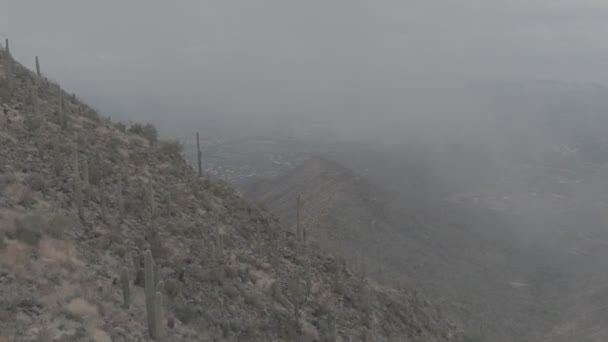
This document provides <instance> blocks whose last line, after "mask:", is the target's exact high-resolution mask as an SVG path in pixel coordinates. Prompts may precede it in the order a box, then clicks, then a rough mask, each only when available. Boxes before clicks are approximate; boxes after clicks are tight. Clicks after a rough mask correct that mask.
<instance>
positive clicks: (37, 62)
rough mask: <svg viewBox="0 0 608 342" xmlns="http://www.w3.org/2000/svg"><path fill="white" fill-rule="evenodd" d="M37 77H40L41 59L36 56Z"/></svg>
mask: <svg viewBox="0 0 608 342" xmlns="http://www.w3.org/2000/svg"><path fill="white" fill-rule="evenodd" d="M36 75H38V77H40V59H39V58H38V56H36Z"/></svg>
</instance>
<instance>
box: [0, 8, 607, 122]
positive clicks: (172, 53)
mask: <svg viewBox="0 0 608 342" xmlns="http://www.w3.org/2000/svg"><path fill="white" fill-rule="evenodd" d="M0 35H1V36H3V37H4V36H6V37H9V38H10V39H11V48H12V51H13V53H14V55H16V57H17V58H18V59H20V60H21V61H23V62H24V63H25V64H30V65H31V64H33V60H34V56H35V55H40V58H41V64H42V68H43V71H44V72H45V73H46V74H47V75H48V76H49V77H50V78H53V79H55V80H58V81H60V82H61V83H62V84H63V85H64V86H65V87H67V88H68V89H70V90H74V91H76V92H77V93H79V94H82V95H83V97H85V98H86V99H89V100H91V101H92V102H93V103H94V104H97V105H98V106H100V107H103V108H102V109H103V110H105V111H108V112H111V113H126V115H127V116H131V117H137V118H138V119H141V118H142V117H144V118H146V119H149V120H150V121H154V122H157V123H162V124H165V123H172V122H175V120H177V119H179V120H180V123H181V127H193V125H205V124H210V123H211V122H212V121H209V120H211V119H208V117H209V116H211V117H217V116H220V115H221V116H226V117H235V118H239V120H240V121H239V122H240V123H241V124H243V125H245V126H246V125H247V124H248V123H247V121H243V120H242V118H253V117H256V118H257V117H260V116H262V115H267V116H273V117H276V116H287V117H291V116H294V115H306V116H308V117H309V116H310V115H311V114H316V115H330V114H345V113H347V114H349V115H354V116H355V117H367V116H369V117H373V116H375V115H377V114H379V112H382V113H386V114H387V115H399V113H400V111H402V110H403V108H405V107H406V106H405V104H407V103H408V102H412V101H414V100H413V99H415V98H417V97H421V96H425V95H426V96H431V95H429V94H432V90H434V89H435V88H448V89H449V88H450V87H451V86H452V85H453V84H458V83H460V82H464V81H468V80H478V79H491V80H503V79H512V80H524V81H525V80H534V79H558V80H576V81H591V82H598V83H608V68H606V63H608V62H607V61H608V44H606V37H608V2H606V1H605V0H460V1H455V0H442V1H439V0H392V1H391V0H366V1H361V0H300V1H290V0H246V1H236V0H235V1H226V0H217V1H204V0H177V1H159V0H120V1H119V0H104V1H89V0H53V1H45V0H36V1H33V0H2V1H1V5H0ZM429 90H431V91H429ZM431 97H432V96H431ZM435 100H437V99H434V98H431V99H430V100H429V101H435ZM202 116H204V117H206V118H207V119H206V120H207V121H204V120H201V119H200V118H201V117H202ZM184 125H188V126H184Z"/></svg>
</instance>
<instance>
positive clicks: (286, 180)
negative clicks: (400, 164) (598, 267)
mask: <svg viewBox="0 0 608 342" xmlns="http://www.w3.org/2000/svg"><path fill="white" fill-rule="evenodd" d="M298 195H300V196H301V206H300V224H301V225H302V226H303V227H305V228H306V230H307V232H308V235H310V236H311V237H312V239H314V240H316V241H318V243H319V244H320V245H322V246H323V247H324V248H326V249H332V250H337V251H340V253H342V255H344V256H345V257H346V258H347V259H348V260H350V261H351V262H353V263H354V264H355V265H357V264H363V265H362V267H363V268H364V269H366V270H367V272H368V274H370V275H371V276H372V277H373V278H375V279H378V280H379V281H381V282H383V283H387V284H395V283H407V284H412V285H413V286H415V287H416V288H421V289H424V292H425V294H427V295H432V296H433V297H434V298H436V301H438V302H440V303H441V306H442V308H444V309H446V311H447V312H448V313H450V314H452V315H454V316H456V317H459V319H462V320H463V321H468V326H469V327H470V328H471V329H476V330H477V329H479V328H480V327H481V329H482V330H483V331H484V335H489V336H491V337H492V338H493V339H492V341H495V340H496V341H512V340H518V341H535V340H536V339H537V337H538V336H540V335H539V332H541V331H546V330H548V329H551V327H552V326H553V324H556V322H561V312H560V310H558V306H557V303H558V302H559V300H556V298H555V297H552V296H554V295H555V294H556V293H560V291H558V290H557V289H555V288H553V287H549V286H544V285H546V284H549V283H551V282H554V281H556V282H559V281H561V275H560V273H559V272H557V271H556V270H558V268H557V266H556V263H553V262H549V261H548V260H546V259H547V256H546V255H545V254H544V253H543V252H542V251H536V250H535V249H534V247H532V248H531V247H530V246H528V245H526V244H523V243H522V241H520V239H519V238H518V237H517V236H516V235H514V234H511V233H510V231H509V229H507V227H509V226H511V225H517V224H518V222H517V221H514V220H512V219H511V218H509V217H507V216H505V215H501V214H500V213H499V212H495V211H490V210H485V211H482V210H475V209H473V208H469V207H466V206H462V205H460V204H459V203H442V204H441V208H439V205H438V204H437V205H436V206H435V207H437V208H438V209H440V210H436V211H435V212H434V214H433V215H432V216H425V215H422V214H420V213H417V212H416V211H413V210H411V209H410V208H409V207H407V206H405V207H400V206H399V205H398V203H396V202H394V201H393V199H392V197H390V196H388V195H386V194H385V193H384V192H383V191H381V190H380V189H379V188H377V187H375V186H374V185H373V184H371V183H369V182H368V181H367V180H366V179H363V178H361V177H359V176H357V175H356V174H355V173H353V172H352V171H350V170H348V169H347V168H345V167H344V166H342V165H340V164H338V163H336V162H333V161H329V160H326V159H321V158H313V159H310V160H309V161H307V162H305V163H303V164H302V165H300V166H299V167H297V168H295V169H294V170H292V171H290V172H287V173H286V174H284V175H283V176H281V177H279V178H277V179H274V180H270V181H265V182H260V183H259V184H257V186H255V187H254V188H252V191H251V192H250V193H248V196H250V197H251V198H252V199H255V200H258V201H260V202H261V203H263V204H265V205H267V206H268V207H269V208H270V210H271V211H272V212H273V213H275V214H276V215H278V216H279V217H280V218H281V220H282V221H283V222H286V223H288V224H289V225H291V227H292V228H291V229H292V230H295V227H296V225H297V213H296V198H297V196H298ZM531 261H533V262H531ZM561 293H563V292H561ZM545 299H546V300H545Z"/></svg>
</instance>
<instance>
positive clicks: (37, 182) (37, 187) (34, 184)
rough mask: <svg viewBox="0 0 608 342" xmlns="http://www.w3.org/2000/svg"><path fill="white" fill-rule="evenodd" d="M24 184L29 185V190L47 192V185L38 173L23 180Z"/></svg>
mask: <svg viewBox="0 0 608 342" xmlns="http://www.w3.org/2000/svg"><path fill="white" fill-rule="evenodd" d="M25 184H27V185H29V187H30V189H32V190H34V191H39V192H42V193H45V192H46V191H47V185H46V182H45V181H44V178H42V176H41V175H40V174H38V173H30V174H29V175H28V176H27V177H26V178H25Z"/></svg>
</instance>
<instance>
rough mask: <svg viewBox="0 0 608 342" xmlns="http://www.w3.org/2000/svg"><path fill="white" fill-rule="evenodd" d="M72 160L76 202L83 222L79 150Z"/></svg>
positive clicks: (74, 153)
mask: <svg viewBox="0 0 608 342" xmlns="http://www.w3.org/2000/svg"><path fill="white" fill-rule="evenodd" d="M72 159H73V160H72V162H73V165H74V175H73V178H74V179H73V181H74V204H75V205H76V209H77V210H78V217H79V218H80V220H81V221H82V222H84V221H85V217H84V205H83V202H84V196H83V194H82V180H81V179H80V171H79V169H80V168H79V166H78V152H77V151H76V150H74V152H73V156H72Z"/></svg>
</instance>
